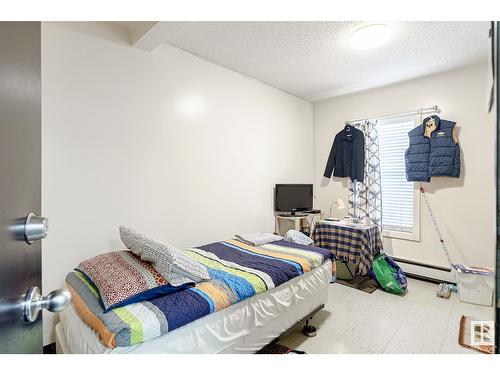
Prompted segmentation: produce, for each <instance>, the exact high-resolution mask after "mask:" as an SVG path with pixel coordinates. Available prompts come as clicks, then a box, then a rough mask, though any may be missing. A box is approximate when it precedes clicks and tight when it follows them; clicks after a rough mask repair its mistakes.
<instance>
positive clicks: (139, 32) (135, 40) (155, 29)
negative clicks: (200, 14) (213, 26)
mask: <svg viewBox="0 0 500 375" xmlns="http://www.w3.org/2000/svg"><path fill="white" fill-rule="evenodd" d="M187 23H188V22H180V21H177V22H147V24H146V23H143V24H142V25H140V27H138V28H134V29H133V30H131V32H130V42H131V44H132V45H133V46H134V47H135V48H139V49H142V50H144V51H147V52H151V51H153V50H154V49H155V48H156V47H158V46H159V45H160V44H162V43H166V42H168V41H169V40H170V38H172V37H173V36H175V34H177V33H178V32H179V31H180V30H181V29H182V28H183V27H184V26H185V25H186V24H187Z"/></svg>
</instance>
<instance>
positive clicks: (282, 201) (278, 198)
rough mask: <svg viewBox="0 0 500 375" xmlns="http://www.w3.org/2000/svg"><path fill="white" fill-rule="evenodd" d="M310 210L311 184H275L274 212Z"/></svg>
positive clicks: (311, 202) (311, 201) (311, 203)
mask: <svg viewBox="0 0 500 375" xmlns="http://www.w3.org/2000/svg"><path fill="white" fill-rule="evenodd" d="M312 208H313V186H312V184H276V187H275V189H274V210H275V211H276V212H291V211H292V210H298V211H308V210H312Z"/></svg>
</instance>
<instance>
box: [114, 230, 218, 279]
mask: <svg viewBox="0 0 500 375" xmlns="http://www.w3.org/2000/svg"><path fill="white" fill-rule="evenodd" d="M120 238H121V240H122V242H123V244H124V245H125V246H126V247H127V249H129V250H131V251H132V252H133V253H134V254H136V255H138V256H140V257H141V259H142V260H145V261H148V262H151V263H152V264H153V267H154V268H155V269H156V270H157V271H158V272H159V273H160V275H162V276H163V277H164V278H165V279H166V280H167V281H168V282H169V283H170V284H171V285H173V286H179V285H183V284H186V283H192V282H193V281H194V282H196V283H199V282H202V281H205V280H208V279H210V276H209V275H208V270H207V268H206V267H205V266H204V265H203V264H201V263H199V262H197V261H196V260H194V259H191V258H189V257H188V256H186V255H185V254H184V253H183V252H182V251H181V250H179V249H176V248H175V247H173V246H170V245H167V244H164V243H161V242H159V241H157V240H154V239H152V238H149V237H146V236H145V235H143V234H142V233H139V232H137V231H135V230H133V229H131V228H128V227H125V226H123V225H121V226H120Z"/></svg>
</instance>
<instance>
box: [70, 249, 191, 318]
mask: <svg viewBox="0 0 500 375" xmlns="http://www.w3.org/2000/svg"><path fill="white" fill-rule="evenodd" d="M75 269H76V270H77V271H80V272H82V273H83V274H84V275H85V276H86V277H87V278H88V279H89V281H90V282H91V283H92V284H93V285H94V286H95V287H96V288H97V289H98V290H99V294H100V296H101V301H102V305H103V307H104V310H105V311H108V310H109V309H112V308H115V307H119V306H124V305H128V304H131V303H135V302H140V301H144V300H147V299H151V298H156V297H159V296H163V295H167V294H170V293H174V292H177V291H179V290H183V289H185V288H186V287H187V286H188V285H183V286H172V285H168V282H167V280H165V278H163V277H162V276H161V275H160V274H159V273H158V272H157V271H156V270H155V269H154V268H153V266H152V265H151V263H149V262H146V261H144V260H141V259H140V258H139V257H138V256H137V255H135V254H134V253H132V252H131V251H114V252H111V253H106V254H101V255H98V256H95V257H93V258H90V259H87V260H85V261H83V262H81V263H80V264H79V265H78V267H77V268H75Z"/></svg>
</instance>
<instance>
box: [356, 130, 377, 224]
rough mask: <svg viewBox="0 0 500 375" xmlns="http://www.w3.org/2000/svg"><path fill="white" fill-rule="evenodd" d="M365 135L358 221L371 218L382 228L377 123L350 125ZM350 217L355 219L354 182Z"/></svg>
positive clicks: (373, 222)
mask: <svg viewBox="0 0 500 375" xmlns="http://www.w3.org/2000/svg"><path fill="white" fill-rule="evenodd" d="M350 125H351V126H354V127H355V128H357V129H359V130H361V131H362V132H363V133H364V135H365V175H364V182H356V183H357V184H358V186H357V187H358V199H357V201H358V215H357V216H358V219H360V220H363V219H364V218H365V217H369V218H370V221H371V223H372V224H375V225H378V226H379V227H380V228H381V227H382V183H381V178H380V177H381V176H380V155H379V147H378V133H377V128H376V122H373V121H364V122H361V123H358V124H350ZM349 215H350V216H351V217H354V182H352V181H350V183H349Z"/></svg>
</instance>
